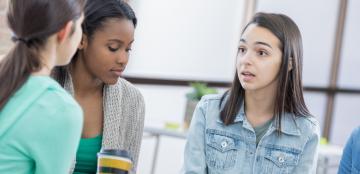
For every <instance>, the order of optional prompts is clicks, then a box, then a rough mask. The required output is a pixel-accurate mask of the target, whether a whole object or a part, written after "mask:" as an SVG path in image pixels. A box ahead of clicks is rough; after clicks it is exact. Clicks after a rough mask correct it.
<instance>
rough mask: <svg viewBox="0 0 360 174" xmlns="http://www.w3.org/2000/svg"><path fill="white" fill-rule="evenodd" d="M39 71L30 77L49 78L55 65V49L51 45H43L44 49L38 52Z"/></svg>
mask: <svg viewBox="0 0 360 174" xmlns="http://www.w3.org/2000/svg"><path fill="white" fill-rule="evenodd" d="M39 58H40V64H41V65H40V67H41V68H40V70H38V71H36V72H33V73H31V75H39V76H49V75H50V73H51V70H52V69H53V68H54V66H55V64H56V49H55V47H54V46H53V45H52V44H47V45H45V49H41V50H40V51H39Z"/></svg>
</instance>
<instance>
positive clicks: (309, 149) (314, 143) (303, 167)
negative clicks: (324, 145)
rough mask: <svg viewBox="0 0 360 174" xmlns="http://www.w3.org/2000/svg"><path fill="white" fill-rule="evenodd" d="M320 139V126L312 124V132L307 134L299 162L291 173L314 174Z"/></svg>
mask: <svg viewBox="0 0 360 174" xmlns="http://www.w3.org/2000/svg"><path fill="white" fill-rule="evenodd" d="M319 141H320V127H319V125H318V124H314V125H313V131H312V134H311V135H310V136H309V138H308V141H307V143H306V144H305V147H304V150H303V152H302V154H301V156H300V160H299V164H298V165H297V166H296V168H295V170H294V172H292V174H315V173H316V168H317V160H318V151H319Z"/></svg>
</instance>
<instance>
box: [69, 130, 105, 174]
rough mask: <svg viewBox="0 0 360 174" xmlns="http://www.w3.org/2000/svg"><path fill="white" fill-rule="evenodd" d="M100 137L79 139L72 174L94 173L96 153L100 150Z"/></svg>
mask: <svg viewBox="0 0 360 174" xmlns="http://www.w3.org/2000/svg"><path fill="white" fill-rule="evenodd" d="M101 141H102V135H98V136H96V137H94V138H81V140H80V145H79V148H78V151H77V153H76V165H75V171H74V174H87V173H96V169H97V153H98V152H100V149H101Z"/></svg>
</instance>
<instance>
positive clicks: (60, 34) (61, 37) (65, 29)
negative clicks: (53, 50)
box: [56, 21, 75, 43]
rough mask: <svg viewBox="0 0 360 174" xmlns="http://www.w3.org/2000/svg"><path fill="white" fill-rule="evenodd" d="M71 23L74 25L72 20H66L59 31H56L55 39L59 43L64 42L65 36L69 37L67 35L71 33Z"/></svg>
mask: <svg viewBox="0 0 360 174" xmlns="http://www.w3.org/2000/svg"><path fill="white" fill-rule="evenodd" d="M73 25H75V24H74V22H73V21H69V22H67V23H66V24H65V26H64V27H63V28H62V29H60V31H58V32H57V33H56V36H57V40H58V42H59V43H62V42H64V41H65V39H66V38H67V37H69V35H70V33H71V28H72V27H73Z"/></svg>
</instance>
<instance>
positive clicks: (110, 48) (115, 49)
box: [108, 46, 119, 52]
mask: <svg viewBox="0 0 360 174" xmlns="http://www.w3.org/2000/svg"><path fill="white" fill-rule="evenodd" d="M108 48H109V50H110V51H111V52H115V51H117V50H118V49H119V48H113V47H110V46H109V47H108Z"/></svg>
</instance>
